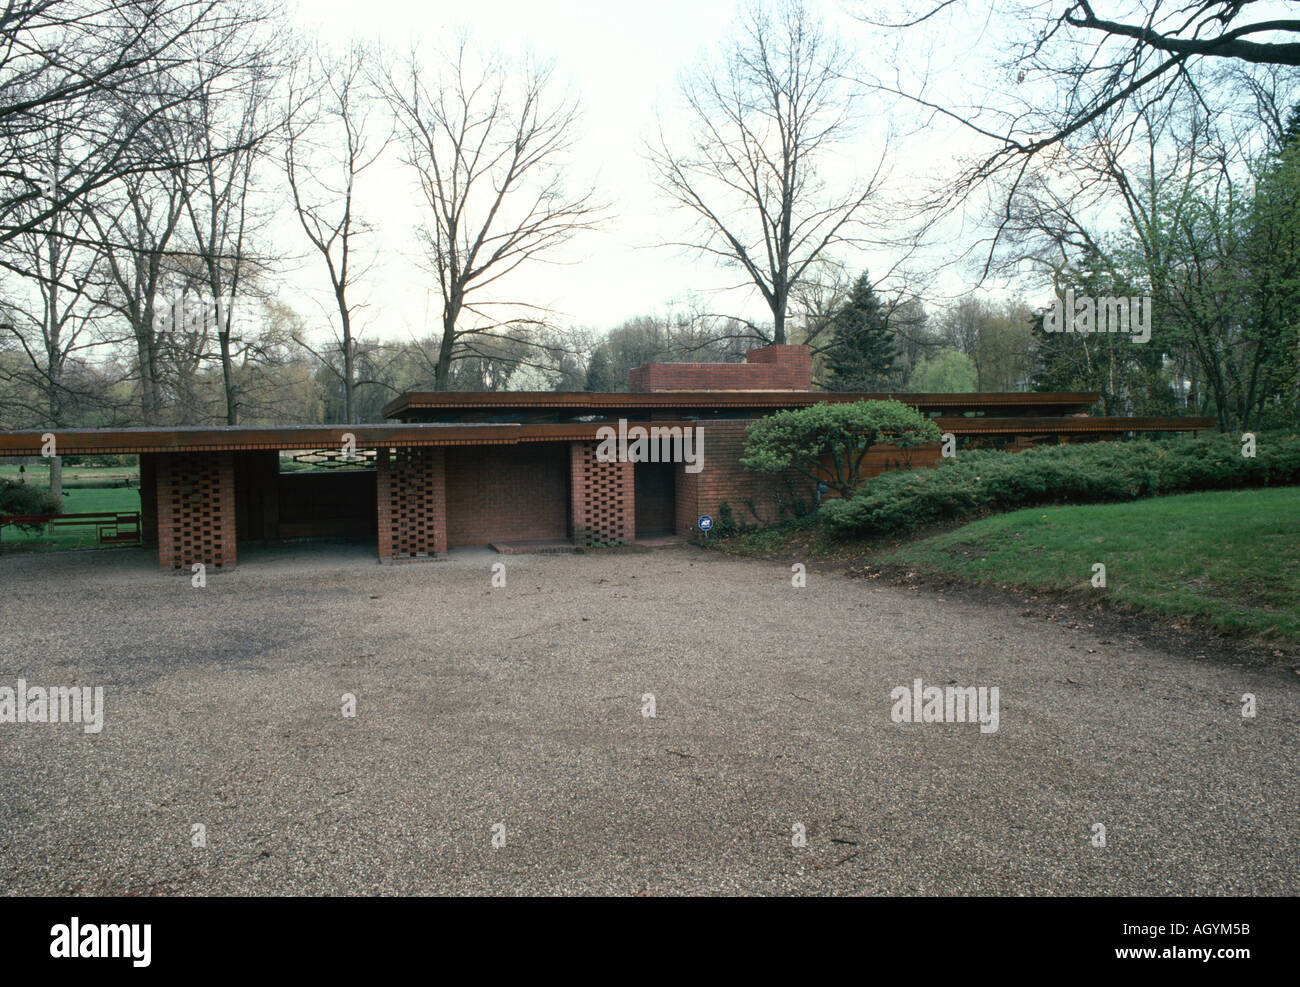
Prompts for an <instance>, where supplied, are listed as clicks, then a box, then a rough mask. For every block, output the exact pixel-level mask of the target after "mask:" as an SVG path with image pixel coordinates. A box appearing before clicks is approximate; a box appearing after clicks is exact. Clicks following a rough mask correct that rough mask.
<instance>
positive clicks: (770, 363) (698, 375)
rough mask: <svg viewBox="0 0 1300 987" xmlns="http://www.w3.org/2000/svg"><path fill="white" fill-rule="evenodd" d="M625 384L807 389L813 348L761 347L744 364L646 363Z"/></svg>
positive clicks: (633, 386) (652, 388)
mask: <svg viewBox="0 0 1300 987" xmlns="http://www.w3.org/2000/svg"><path fill="white" fill-rule="evenodd" d="M628 387H629V389H630V390H632V391H634V392H645V391H807V390H811V389H812V348H811V347H809V346H787V345H775V344H774V345H771V346H760V347H759V348H758V349H753V350H750V351H749V352H748V353H746V354H745V362H744V363H647V364H646V365H645V366H643V367H636V368H634V369H633V370H632V371H631V372H630V373H629V374H628Z"/></svg>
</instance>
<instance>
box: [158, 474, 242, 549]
mask: <svg viewBox="0 0 1300 987" xmlns="http://www.w3.org/2000/svg"><path fill="white" fill-rule="evenodd" d="M154 483H155V489H156V491H157V504H156V508H157V512H158V564H159V566H161V567H162V568H164V569H188V568H189V567H190V566H191V565H193V564H194V563H196V562H202V563H203V564H205V565H209V566H213V567H215V568H218V569H222V568H229V567H231V566H233V565H234V564H235V471H234V466H233V462H232V459H231V454H230V453H229V452H206V453H200V452H194V453H189V452H187V453H162V454H159V456H158V458H157V463H156V470H155V480H154Z"/></svg>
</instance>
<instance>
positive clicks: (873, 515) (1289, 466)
mask: <svg viewBox="0 0 1300 987" xmlns="http://www.w3.org/2000/svg"><path fill="white" fill-rule="evenodd" d="M1294 483H1300V435H1296V434H1288V433H1285V432H1282V433H1272V434H1267V435H1266V434H1261V435H1259V436H1258V437H1257V446H1256V454H1255V456H1254V457H1253V458H1247V457H1245V456H1243V455H1242V454H1241V442H1240V441H1239V439H1238V438H1237V437H1236V436H1228V435H1208V436H1199V437H1196V438H1184V439H1183V440H1181V441H1167V440H1166V441H1153V440H1150V439H1137V440H1134V441H1131V442H1096V443H1091V444H1088V445H1076V446H1044V447H1041V448H1037V449H1028V450H1025V451H1024V452H1018V453H1009V452H979V451H976V452H965V453H962V454H961V455H960V456H958V457H957V458H956V459H952V460H944V461H942V462H941V463H940V465H939V466H938V467H937V468H935V469H927V470H908V471H895V472H891V473H885V474H883V475H881V476H879V477H876V478H875V479H874V480H872V481H871V482H870V483H869V484H868V485H867V486H865V487H863V488H862V489H860V490H858V492H857V493H856V494H855V495H854V496H852V497H847V498H843V499H840V500H834V501H830V502H828V503H826V504H825V505H823V506H822V509H821V518H822V520H823V522H824V523H825V525H826V527H827V529H828V530H829V531H831V532H832V533H833V534H837V535H841V536H849V535H857V536H866V535H898V534H905V533H907V532H909V531H914V530H916V529H917V528H920V527H922V526H924V525H928V524H937V523H941V522H945V521H955V520H959V519H961V518H965V517H970V516H972V515H976V514H981V513H985V512H989V511H1008V510H1015V509H1017V508H1020V507H1029V506H1033V505H1036V504H1049V503H1076V504H1084V503H1092V502H1099V501H1120V500H1136V499H1138V498H1141V497H1153V496H1157V495H1160V494H1171V493H1190V492H1192V491H1196V490H1220V489H1230V488H1236V487H1252V486H1278V485H1283V484H1294Z"/></svg>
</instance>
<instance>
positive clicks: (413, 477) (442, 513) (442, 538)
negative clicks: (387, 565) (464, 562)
mask: <svg viewBox="0 0 1300 987" xmlns="http://www.w3.org/2000/svg"><path fill="white" fill-rule="evenodd" d="M443 463H444V454H443V450H442V449H429V448H423V447H409V448H407V447H402V448H397V449H381V450H380V451H379V462H378V465H377V468H376V470H375V477H376V480H375V482H376V483H377V484H378V485H379V489H378V494H379V503H378V511H379V560H380V561H381V562H394V561H398V560H402V559H427V558H433V557H435V556H436V555H438V554H440V553H443V552H446V551H447V495H446V479H445V473H444V466H443Z"/></svg>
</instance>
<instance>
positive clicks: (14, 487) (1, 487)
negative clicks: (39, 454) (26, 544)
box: [0, 480, 63, 531]
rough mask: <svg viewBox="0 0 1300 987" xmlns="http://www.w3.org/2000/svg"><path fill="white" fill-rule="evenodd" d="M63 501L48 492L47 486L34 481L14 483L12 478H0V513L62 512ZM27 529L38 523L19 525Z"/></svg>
mask: <svg viewBox="0 0 1300 987" xmlns="http://www.w3.org/2000/svg"><path fill="white" fill-rule="evenodd" d="M62 513H63V502H62V500H61V499H60V498H58V497H56V496H55V495H54V494H52V493H50V490H49V488H48V487H40V486H37V485H36V484H34V483H16V482H15V481H13V480H0V514H62ZM19 527H21V528H23V529H24V530H27V531H34V530H37V529H39V527H40V526H39V525H30V524H24V525H19Z"/></svg>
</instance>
